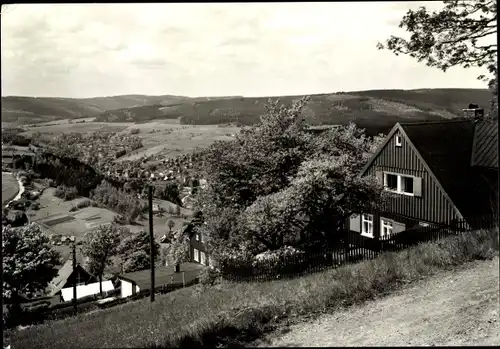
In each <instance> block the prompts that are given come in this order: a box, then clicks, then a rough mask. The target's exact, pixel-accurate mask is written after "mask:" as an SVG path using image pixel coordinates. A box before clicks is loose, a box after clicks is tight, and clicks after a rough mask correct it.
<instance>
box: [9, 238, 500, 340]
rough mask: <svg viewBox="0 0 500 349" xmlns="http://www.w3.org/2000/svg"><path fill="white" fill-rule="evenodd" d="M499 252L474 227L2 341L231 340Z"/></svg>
mask: <svg viewBox="0 0 500 349" xmlns="http://www.w3.org/2000/svg"><path fill="white" fill-rule="evenodd" d="M495 256H498V230H491V231H480V232H473V233H470V234H466V235H462V236H459V237H451V238H446V239H443V240H442V241H439V242H434V243H425V244H421V245H419V246H416V247H413V248H411V249H408V250H405V251H401V252H398V253H387V254H384V255H382V256H380V257H378V258H376V259H374V260H369V261H363V262H360V263H357V264H352V265H347V266H344V267H341V268H338V269H334V270H328V271H323V272H319V273H316V274H310V275H307V276H303V277H299V278H295V279H288V280H276V281H269V282H261V283H239V284H235V283H222V284H220V285H217V286H214V287H207V288H206V289H203V290H200V289H198V288H196V287H194V288H193V287H191V288H185V289H182V290H179V291H175V292H172V293H168V294H165V295H159V296H157V298H156V300H155V303H153V304H151V303H150V301H149V299H143V300H139V301H135V302H130V303H127V304H124V305H120V306H116V307H113V308H110V309H107V310H103V311H97V312H93V313H89V314H82V315H78V316H76V317H73V318H69V319H65V320H63V321H52V322H48V323H46V324H43V325H40V326H33V327H29V328H26V329H24V330H10V331H8V332H7V333H6V334H5V337H6V338H5V342H6V344H11V345H12V347H14V348H47V347H57V348H58V347H73V348H82V347H143V348H144V347H146V348H147V347H150V348H152V347H185V348H192V347H198V346H199V345H201V344H203V345H204V346H209V347H215V346H216V345H217V344H222V345H223V346H228V345H231V344H234V343H235V342H238V341H240V342H241V341H245V342H247V341H251V340H253V339H256V338H258V337H261V336H262V335H263V334H264V333H265V331H266V330H269V329H273V328H276V327H277V325H279V324H280V323H284V322H286V321H288V320H290V321H293V319H294V318H297V317H299V316H302V315H305V314H318V313H320V312H325V311H327V310H329V311H330V310H336V309H343V308H344V307H346V306H350V305H352V304H356V303H361V302H364V301H367V300H370V299H374V298H378V297H380V296H383V295H384V294H386V293H388V292H390V291H393V290H395V289H400V288H401V287H402V286H403V285H407V284H408V283H411V282H415V281H418V280H421V279H422V278H423V277H425V276H428V275H432V274H436V273H440V272H441V273H442V272H443V270H450V269H453V267H456V266H460V265H464V264H465V263H468V262H471V261H474V260H477V259H479V260H481V259H492V258H494V257H495ZM280 321H281V322H280ZM353 330H354V331H359V327H357V326H354V327H353ZM71 333H78V335H77V336H74V335H68V334H71Z"/></svg>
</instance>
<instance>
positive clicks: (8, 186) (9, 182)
mask: <svg viewBox="0 0 500 349" xmlns="http://www.w3.org/2000/svg"><path fill="white" fill-rule="evenodd" d="M18 191H19V184H18V183H17V179H16V178H15V177H14V176H13V175H12V173H10V172H2V206H5V205H6V204H7V203H8V202H9V201H10V200H12V199H13V198H14V197H15V196H16V195H17V193H18Z"/></svg>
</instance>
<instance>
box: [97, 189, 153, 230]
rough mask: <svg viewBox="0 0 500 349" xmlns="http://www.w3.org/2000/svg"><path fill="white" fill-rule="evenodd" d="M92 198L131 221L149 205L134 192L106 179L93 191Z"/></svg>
mask: <svg viewBox="0 0 500 349" xmlns="http://www.w3.org/2000/svg"><path fill="white" fill-rule="evenodd" d="M90 198H91V199H92V200H93V201H95V202H97V203H99V204H100V205H103V206H104V207H107V208H109V209H112V210H114V211H116V212H118V213H120V214H122V215H123V216H124V217H125V219H126V220H127V222H129V223H131V222H133V221H134V220H135V219H136V218H137V217H138V216H139V215H140V214H141V212H142V211H144V210H145V209H146V207H147V206H146V203H145V202H143V201H142V200H140V199H138V198H137V197H136V196H135V195H134V194H131V193H127V192H126V191H125V190H124V189H117V188H115V187H114V186H112V185H111V184H110V183H109V182H107V181H104V180H103V181H102V182H101V184H100V185H98V186H97V187H96V188H95V189H94V190H93V191H92V192H91V195H90Z"/></svg>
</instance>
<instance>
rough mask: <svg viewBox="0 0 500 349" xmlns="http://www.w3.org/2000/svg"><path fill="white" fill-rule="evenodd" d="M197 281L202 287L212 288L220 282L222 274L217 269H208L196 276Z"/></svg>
mask: <svg viewBox="0 0 500 349" xmlns="http://www.w3.org/2000/svg"><path fill="white" fill-rule="evenodd" d="M198 280H199V281H200V283H201V284H202V285H204V286H213V285H215V284H219V283H221V282H222V274H221V272H220V270H219V269H217V268H213V267H208V268H204V269H203V270H202V271H201V272H200V273H199V274H198Z"/></svg>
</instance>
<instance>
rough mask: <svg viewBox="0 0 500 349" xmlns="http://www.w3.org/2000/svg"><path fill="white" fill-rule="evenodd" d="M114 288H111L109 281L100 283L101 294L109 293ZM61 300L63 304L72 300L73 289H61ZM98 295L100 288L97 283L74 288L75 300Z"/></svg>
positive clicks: (111, 284)
mask: <svg viewBox="0 0 500 349" xmlns="http://www.w3.org/2000/svg"><path fill="white" fill-rule="evenodd" d="M114 289H115V288H114V287H113V282H111V281H110V280H106V281H103V282H102V291H103V292H109V291H113V290H114ZM61 293H62V297H63V300H64V301H65V302H67V301H71V300H72V299H73V287H67V288H63V289H62V290H61ZM99 293H100V287H99V283H98V282H95V283H91V284H88V285H81V286H77V287H76V299H79V298H83V297H87V296H91V295H95V294H99Z"/></svg>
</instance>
